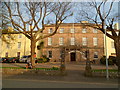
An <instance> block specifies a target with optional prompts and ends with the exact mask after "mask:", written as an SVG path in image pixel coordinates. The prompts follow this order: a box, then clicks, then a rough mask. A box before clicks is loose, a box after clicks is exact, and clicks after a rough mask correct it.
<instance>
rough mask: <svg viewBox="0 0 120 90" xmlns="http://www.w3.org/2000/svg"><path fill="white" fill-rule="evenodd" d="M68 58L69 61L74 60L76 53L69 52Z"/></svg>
mask: <svg viewBox="0 0 120 90" xmlns="http://www.w3.org/2000/svg"><path fill="white" fill-rule="evenodd" d="M70 59H71V61H76V53H75V52H72V53H70Z"/></svg>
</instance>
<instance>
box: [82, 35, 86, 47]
mask: <svg viewBox="0 0 120 90" xmlns="http://www.w3.org/2000/svg"><path fill="white" fill-rule="evenodd" d="M82 45H83V46H86V45H87V38H86V37H83V38H82Z"/></svg>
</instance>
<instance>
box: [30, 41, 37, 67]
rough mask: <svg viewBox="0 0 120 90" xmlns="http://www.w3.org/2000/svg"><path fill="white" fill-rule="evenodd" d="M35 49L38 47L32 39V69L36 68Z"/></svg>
mask: <svg viewBox="0 0 120 90" xmlns="http://www.w3.org/2000/svg"><path fill="white" fill-rule="evenodd" d="M35 47H36V42H35V40H34V39H31V64H32V67H35V57H34V55H35Z"/></svg>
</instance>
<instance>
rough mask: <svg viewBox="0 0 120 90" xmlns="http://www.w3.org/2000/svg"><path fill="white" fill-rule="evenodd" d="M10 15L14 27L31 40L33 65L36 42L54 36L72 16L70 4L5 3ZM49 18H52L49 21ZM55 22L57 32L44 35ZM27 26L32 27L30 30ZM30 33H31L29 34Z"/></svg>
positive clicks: (33, 62) (33, 63)
mask: <svg viewBox="0 0 120 90" xmlns="http://www.w3.org/2000/svg"><path fill="white" fill-rule="evenodd" d="M4 4H5V5H6V7H7V10H8V13H9V17H8V18H9V19H10V21H11V23H12V25H13V27H14V28H15V29H16V30H17V31H18V32H20V33H22V34H24V35H25V36H26V37H27V38H28V39H30V40H31V63H32V66H34V65H35V61H34V53H35V48H36V42H38V41H39V40H42V39H44V38H47V37H50V36H52V35H54V34H55V33H56V32H57V30H58V28H59V26H60V24H61V23H62V22H63V21H64V20H65V19H66V18H67V17H69V16H72V12H70V10H71V3H70V2H22V3H18V2H16V3H15V2H14V3H12V4H14V7H13V8H11V3H8V2H4ZM48 18H50V19H49V20H48ZM51 20H53V24H54V27H55V30H54V31H53V33H50V34H43V32H44V31H45V30H46V29H45V25H46V24H47V23H50V22H51ZM27 26H30V28H29V29H28V28H27ZM28 31H29V32H28Z"/></svg>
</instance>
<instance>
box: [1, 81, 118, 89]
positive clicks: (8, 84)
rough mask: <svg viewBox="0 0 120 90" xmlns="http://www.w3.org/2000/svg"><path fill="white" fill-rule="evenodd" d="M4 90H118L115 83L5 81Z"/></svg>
mask: <svg viewBox="0 0 120 90" xmlns="http://www.w3.org/2000/svg"><path fill="white" fill-rule="evenodd" d="M2 88H118V85H117V84H114V83H97V82H96V83H91V82H67V81H46V80H25V79H24V80H23V79H21V80H20V79H3V86H2Z"/></svg>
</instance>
